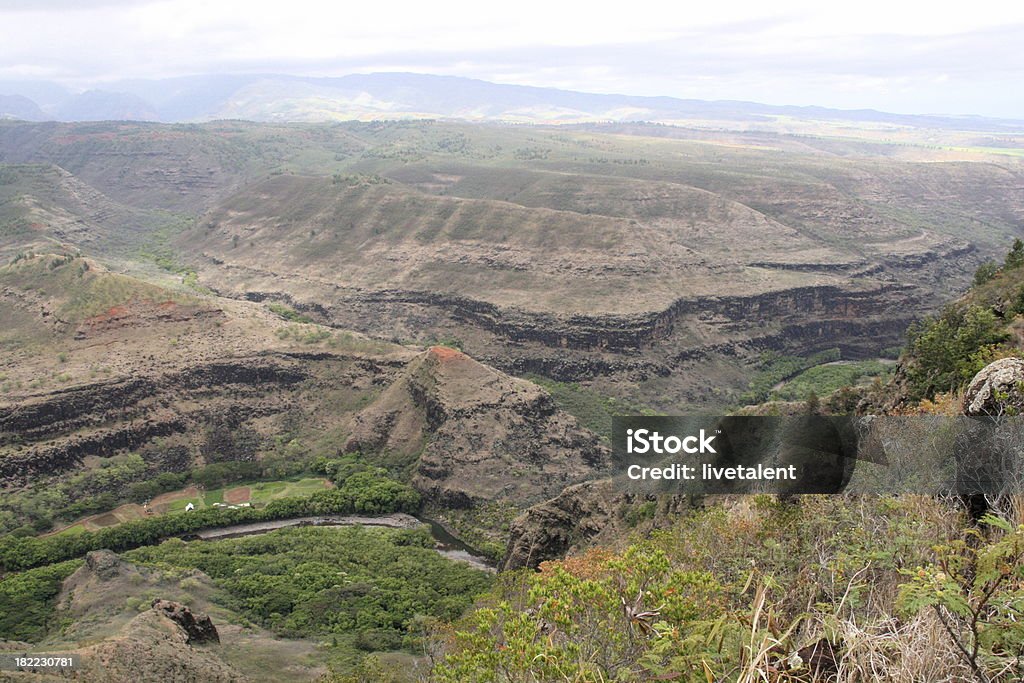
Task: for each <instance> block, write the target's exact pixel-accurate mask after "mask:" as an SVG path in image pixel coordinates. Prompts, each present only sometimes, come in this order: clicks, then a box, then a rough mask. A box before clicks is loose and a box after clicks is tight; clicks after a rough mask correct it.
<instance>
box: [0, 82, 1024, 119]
mask: <svg viewBox="0 0 1024 683" xmlns="http://www.w3.org/2000/svg"><path fill="white" fill-rule="evenodd" d="M779 117H793V118H799V119H804V120H806V119H821V120H830V121H854V122H860V123H879V124H894V125H908V126H914V127H929V128H945V129H957V130H978V131H991V132H1000V131H1019V130H1021V129H1022V128H1024V121H1020V120H1006V119H993V118H984V117H977V116H932V115H907V114H890V113H885V112H880V111H875V110H871V109H859V110H842V109H829V108H825V107H797V106H774V105H765V104H757V103H754V102H741V101H732V100H720V101H706V100H693V99H678V98H674V97H636V96H629V95H598V94H592V93H582V92H574V91H569V90H557V89H553V88H536V87H527V86H519V85H503V84H497V83H489V82H487V81H481V80H475V79H470V78H460V77H455V76H432V75H425V74H412V73H373V74H352V75H349V76H342V77H338V78H309V77H301V76H287V75H280V74H253V75H208V76H186V77H180V78H168V79H152V80H128V81H119V82H114V83H107V84H104V85H103V87H102V89H93V90H86V91H84V92H80V93H74V92H71V91H70V90H68V89H66V88H63V87H62V86H60V85H57V84H55V83H51V82H39V81H22V82H17V81H7V82H0V118H9V119H23V120H28V121H45V120H57V121H100V120H115V121H117V120H134V121H163V122H195V121H209V120H214V119H246V120H252V121H331V120H349V119H403V118H444V119H461V120H469V121H507V122H519V123H584V122H593V121H653V122H663V123H672V122H678V121H700V120H709V121H733V122H745V123H748V124H751V123H757V122H759V121H770V120H773V119H777V118H779Z"/></svg>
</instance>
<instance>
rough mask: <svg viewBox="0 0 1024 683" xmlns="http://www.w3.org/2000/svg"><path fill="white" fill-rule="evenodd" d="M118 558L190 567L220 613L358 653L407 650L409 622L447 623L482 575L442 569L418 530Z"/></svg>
mask: <svg viewBox="0 0 1024 683" xmlns="http://www.w3.org/2000/svg"><path fill="white" fill-rule="evenodd" d="M125 557H126V559H128V560H130V561H132V562H136V563H140V564H144V565H151V566H154V567H158V568H161V569H181V570H191V569H193V568H196V569H199V570H201V571H203V572H205V573H206V574H208V575H209V576H210V577H212V578H213V579H214V580H215V581H216V583H217V585H218V586H220V587H221V588H223V589H224V590H225V592H226V593H227V595H228V596H229V597H228V599H227V600H226V603H225V604H226V606H227V607H230V608H231V609H233V610H236V611H238V612H240V613H241V614H243V615H245V616H246V617H248V618H249V619H251V620H252V621H254V622H256V623H259V624H261V625H263V626H265V627H267V628H270V629H272V630H273V631H275V632H276V633H278V634H280V635H282V636H286V637H311V636H315V637H321V638H322V637H325V636H336V641H337V642H339V644H343V645H347V646H348V648H350V649H359V650H364V651H375V650H395V649H399V648H402V647H405V648H410V647H413V646H414V645H415V644H416V643H415V638H414V635H415V634H414V631H415V629H416V627H417V622H420V621H422V620H424V619H427V618H429V619H443V620H452V619H456V618H457V617H458V616H459V615H460V614H462V612H463V611H465V609H466V608H467V607H469V606H470V604H472V600H473V598H474V597H475V596H476V595H477V594H479V593H481V592H482V591H484V590H486V589H487V587H488V586H489V583H490V579H489V577H488V575H487V574H486V573H484V572H481V571H479V570H476V569H472V568H471V567H469V566H468V565H465V564H461V563H456V562H451V561H449V560H447V559H445V558H444V557H442V556H441V555H439V554H438V553H437V552H436V551H435V550H434V541H433V539H432V538H431V537H430V534H429V533H428V532H426V531H425V530H422V529H417V530H393V529H367V528H364V527H359V526H356V527H341V528H295V529H282V530H279V531H274V532H270V533H266V534H261V535H259V536H252V537H247V538H240V539H232V540H224V541H212V542H193V543H186V542H183V541H180V540H170V541H166V542H164V543H162V544H160V545H157V546H150V547H146V548H139V549H137V550H133V551H131V552H129V553H127V554H126V555H125Z"/></svg>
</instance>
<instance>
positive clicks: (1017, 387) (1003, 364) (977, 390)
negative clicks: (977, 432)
mask: <svg viewBox="0 0 1024 683" xmlns="http://www.w3.org/2000/svg"><path fill="white" fill-rule="evenodd" d="M963 412H964V415H971V416H983V415H987V416H995V415H1022V414H1024V358H1001V359H999V360H997V361H995V362H992V363H989V364H988V365H986V366H985V367H984V368H982V370H981V371H980V372H979V373H978V374H977V375H975V376H974V379H972V380H971V383H970V384H969V385H967V391H966V392H964V398H963Z"/></svg>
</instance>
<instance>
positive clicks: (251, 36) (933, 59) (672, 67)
mask: <svg viewBox="0 0 1024 683" xmlns="http://www.w3.org/2000/svg"><path fill="white" fill-rule="evenodd" d="M1021 46H1024V3H1009V2H1006V1H1005V0H1004V1H1002V2H993V1H990V0H973V1H972V2H969V3H966V2H957V3H943V2H939V1H935V2H930V3H916V2H895V1H893V0H888V1H887V2H878V1H876V0H862V1H858V2H843V3H830V2H827V1H822V0H818V2H803V1H792V0H775V1H773V2H763V1H762V2H730V1H729V0H718V1H709V2H703V3H700V4H697V3H693V2H685V0H684V1H677V2H673V3H667V2H658V3H651V2H645V1H643V0H639V1H634V2H621V1H620V2H615V3H599V2H594V1H591V2H586V3H582V2H557V1H553V0H544V1H538V0H515V1H506V2H493V1H492V2H488V1H487V0H475V1H474V2H463V1H455V2H445V1H443V0H431V1H428V0H419V1H418V2H406V1H405V0H399V1H395V0H392V1H390V2H365V1H363V2H346V1H345V0H334V1H333V2H321V1H319V0H288V1H287V2H281V1H280V0H277V1H275V2H263V1H261V0H157V1H148V0H0V80H12V79H13V80H28V79H31V80H52V81H57V82H60V83H62V84H64V85H67V86H70V87H72V88H75V89H85V88H88V87H96V86H97V85H100V86H102V84H103V83H109V82H110V81H115V80H118V79H125V78H161V77H169V76H183V75H193V74H210V73H216V74H221V73H286V74H294V75H309V76H341V75H345V74H348V73H367V72H372V71H412V72H419V73H433V74H446V75H455V76H469V77H473V78H480V79H484V80H488V81H494V82H498V83H513V84H519V85H535V86H547V87H559V88H566V89H570V90H580V91H585V92H598V93H622V94H629V95H667V96H672V97H682V98H696V99H709V100H715V99H739V100H749V101H756V102H764V103H768V104H796V105H811V104H814V105H821V106H829V107H838V108H845V109H860V108H872V109H880V110H884V111H891V112H899V113H934V114H978V115H985V116H1000V117H1008V118H1017V119H1024V48H1022V47H1021Z"/></svg>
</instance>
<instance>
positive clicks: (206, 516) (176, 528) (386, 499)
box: [0, 471, 420, 571]
mask: <svg viewBox="0 0 1024 683" xmlns="http://www.w3.org/2000/svg"><path fill="white" fill-rule="evenodd" d="M419 506H420V498H419V494H418V493H416V491H415V490H413V489H412V488H411V487H409V486H407V485H406V484H402V483H400V482H397V481H394V480H391V479H388V478H386V476H385V475H384V474H383V473H382V472H381V471H373V472H360V473H357V474H354V475H352V476H351V477H349V478H348V479H347V480H346V481H345V483H344V484H343V485H342V486H339V487H337V488H335V489H329V490H325V491H319V492H317V493H314V494H312V495H311V496H309V497H303V498H280V499H277V500H272V501H270V502H269V503H267V505H266V507H263V508H254V507H253V508H236V509H230V508H205V509H201V510H195V511H193V512H189V513H188V514H176V515H165V516H162V517H152V518H147V519H141V520H137V521H131V522H125V523H123V524H120V525H118V526H115V527H110V528H107V529H102V530H100V531H97V532H82V533H79V534H74V535H60V536H47V537H39V538H23V537H16V536H14V535H8V536H5V537H3V538H0V571H20V570H24V569H29V568H32V567H39V566H42V565H46V564H51V563H54V562H60V561H62V560H67V559H70V558H74V557H79V556H81V555H84V554H85V553H87V552H88V551H90V550H98V549H100V548H109V549H111V550H114V551H122V550H127V549H129V548H136V547H139V546H143V545H150V544H153V543H157V542H159V541H161V540H162V539H165V538H169V537H172V536H182V535H185V534H189V533H192V532H195V531H199V530H201V529H209V528H215V527H222V526H229V525H232V524H241V523H243V522H262V521H269V520H274V519H288V518H292V517H304V516H312V515H327V514H353V513H361V514H384V513H389V512H416V511H417V510H418V509H419Z"/></svg>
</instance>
